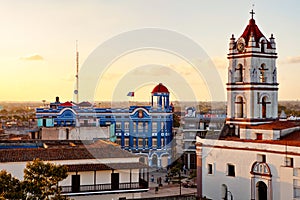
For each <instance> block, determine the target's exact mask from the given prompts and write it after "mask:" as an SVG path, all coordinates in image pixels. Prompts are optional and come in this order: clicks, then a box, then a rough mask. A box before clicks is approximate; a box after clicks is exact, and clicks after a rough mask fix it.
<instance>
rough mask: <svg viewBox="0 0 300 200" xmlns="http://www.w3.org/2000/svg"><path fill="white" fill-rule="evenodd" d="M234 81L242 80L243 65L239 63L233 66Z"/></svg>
mask: <svg viewBox="0 0 300 200" xmlns="http://www.w3.org/2000/svg"><path fill="white" fill-rule="evenodd" d="M235 82H243V65H241V64H239V65H238V67H237V68H235Z"/></svg>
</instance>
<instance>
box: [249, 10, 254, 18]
mask: <svg viewBox="0 0 300 200" xmlns="http://www.w3.org/2000/svg"><path fill="white" fill-rule="evenodd" d="M250 14H251V19H253V16H254V14H255V12H254V11H253V9H252V10H251V12H250Z"/></svg>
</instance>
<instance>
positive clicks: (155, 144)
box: [152, 138, 157, 148]
mask: <svg viewBox="0 0 300 200" xmlns="http://www.w3.org/2000/svg"><path fill="white" fill-rule="evenodd" d="M152 142H153V143H152V147H153V148H156V147H157V138H153V141H152Z"/></svg>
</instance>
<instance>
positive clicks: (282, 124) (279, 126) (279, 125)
mask: <svg viewBox="0 0 300 200" xmlns="http://www.w3.org/2000/svg"><path fill="white" fill-rule="evenodd" d="M297 126H300V122H299V121H274V122H271V123H266V124H259V125H251V126H250V125H246V126H242V125H241V127H243V128H247V129H263V130H283V129H288V128H293V127H297Z"/></svg>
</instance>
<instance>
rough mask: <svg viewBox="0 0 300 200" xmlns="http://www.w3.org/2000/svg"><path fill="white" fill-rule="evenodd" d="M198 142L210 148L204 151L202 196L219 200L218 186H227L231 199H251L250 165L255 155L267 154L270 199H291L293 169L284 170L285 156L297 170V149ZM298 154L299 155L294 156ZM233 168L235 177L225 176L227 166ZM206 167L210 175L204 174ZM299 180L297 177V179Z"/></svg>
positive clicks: (298, 150)
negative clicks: (211, 167) (210, 165)
mask: <svg viewBox="0 0 300 200" xmlns="http://www.w3.org/2000/svg"><path fill="white" fill-rule="evenodd" d="M197 142H201V143H203V144H206V145H212V148H211V147H205V146H204V147H202V148H203V165H202V166H203V195H204V196H207V197H209V198H212V199H221V185H222V184H226V185H227V187H228V190H229V191H230V192H231V193H232V194H233V197H234V199H250V196H251V177H252V175H251V174H250V171H251V167H252V164H253V163H254V162H255V161H257V155H258V154H265V155H266V163H267V164H268V165H269V167H270V169H271V173H272V185H273V186H272V187H273V188H272V190H273V200H277V199H278V200H279V199H293V178H294V179H295V177H293V168H291V167H285V162H284V159H285V157H286V156H288V157H292V158H293V159H294V168H300V147H291V146H289V147H287V154H286V153H285V148H286V147H285V146H284V145H270V144H261V143H250V142H248V143H247V142H233V141H212V140H205V139H199V138H197ZM295 153H297V154H298V155H295ZM228 163H229V164H233V165H235V177H230V176H227V164H228ZM207 164H213V166H214V173H213V175H209V174H207ZM299 179H300V177H299Z"/></svg>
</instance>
